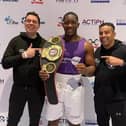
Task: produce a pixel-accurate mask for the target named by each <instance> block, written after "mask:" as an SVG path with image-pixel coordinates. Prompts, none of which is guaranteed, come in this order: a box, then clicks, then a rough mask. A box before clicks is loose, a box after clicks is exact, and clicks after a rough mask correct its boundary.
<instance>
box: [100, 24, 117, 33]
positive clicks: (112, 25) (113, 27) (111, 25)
mask: <svg viewBox="0 0 126 126" xmlns="http://www.w3.org/2000/svg"><path fill="white" fill-rule="evenodd" d="M105 25H107V26H110V27H112V29H113V31H115V26H114V24H113V23H111V22H104V23H102V24H100V25H99V28H101V27H103V26H105Z"/></svg>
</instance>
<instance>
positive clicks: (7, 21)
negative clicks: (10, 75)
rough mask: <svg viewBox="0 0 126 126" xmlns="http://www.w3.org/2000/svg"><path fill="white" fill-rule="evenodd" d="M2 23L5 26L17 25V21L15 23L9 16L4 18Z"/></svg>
mask: <svg viewBox="0 0 126 126" xmlns="http://www.w3.org/2000/svg"><path fill="white" fill-rule="evenodd" d="M4 21H5V22H6V24H19V23H18V21H15V20H14V19H13V18H12V17H11V16H6V17H5V18H4Z"/></svg>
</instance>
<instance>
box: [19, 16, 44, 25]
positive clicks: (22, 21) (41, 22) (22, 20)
mask: <svg viewBox="0 0 126 126" xmlns="http://www.w3.org/2000/svg"><path fill="white" fill-rule="evenodd" d="M24 21H25V17H22V18H21V23H22V24H23V23H24ZM45 23H46V22H45V21H40V24H45Z"/></svg>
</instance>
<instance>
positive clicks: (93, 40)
mask: <svg viewBox="0 0 126 126" xmlns="http://www.w3.org/2000/svg"><path fill="white" fill-rule="evenodd" d="M88 41H89V42H90V43H91V44H92V45H93V47H94V49H97V48H98V47H99V46H100V41H99V39H97V38H96V39H92V38H90V39H88Z"/></svg>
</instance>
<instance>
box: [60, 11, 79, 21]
mask: <svg viewBox="0 0 126 126" xmlns="http://www.w3.org/2000/svg"><path fill="white" fill-rule="evenodd" d="M70 14H71V15H74V16H75V18H76V19H77V21H78V20H79V19H78V15H77V14H76V13H75V12H72V11H70V12H67V13H66V14H64V16H63V19H62V21H64V20H65V18H66V16H68V15H70Z"/></svg>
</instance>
